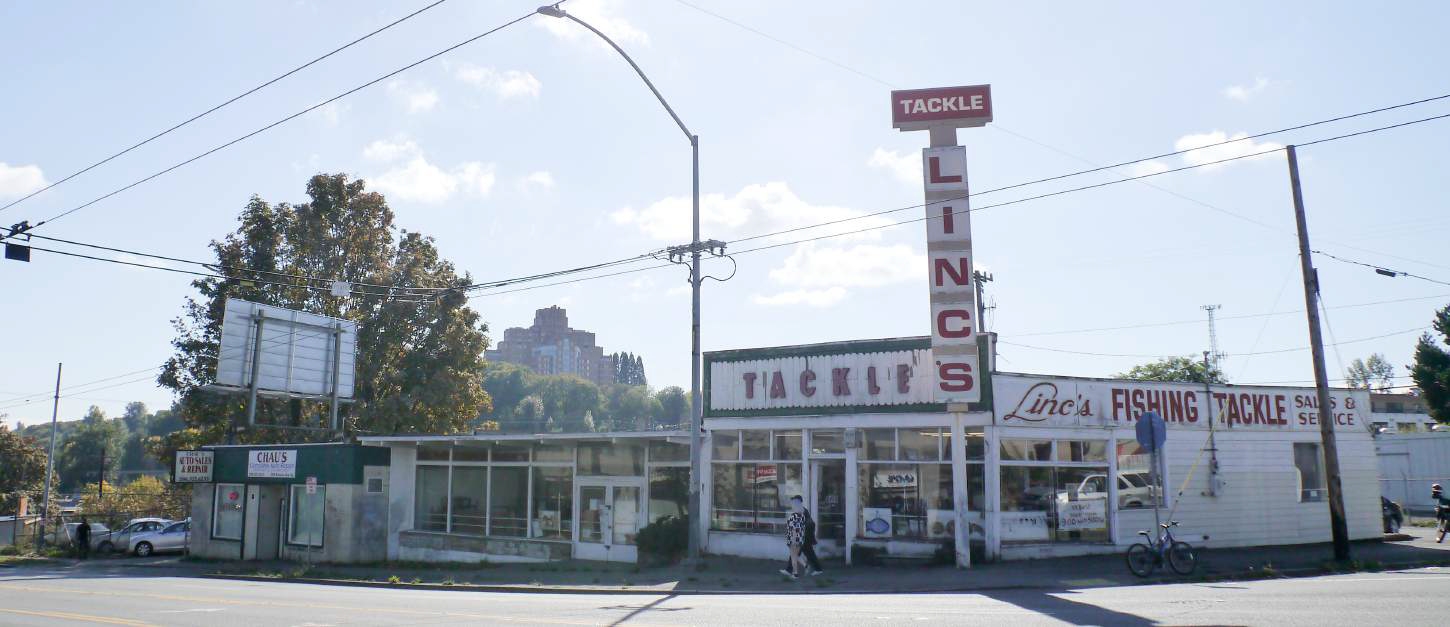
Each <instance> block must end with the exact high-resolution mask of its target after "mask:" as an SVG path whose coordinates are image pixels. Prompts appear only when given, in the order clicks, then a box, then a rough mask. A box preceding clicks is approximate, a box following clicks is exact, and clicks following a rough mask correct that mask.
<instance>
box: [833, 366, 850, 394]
mask: <svg viewBox="0 0 1450 627" xmlns="http://www.w3.org/2000/svg"><path fill="white" fill-rule="evenodd" d="M850 372H851V369H850V368H832V369H831V394H832V395H835V396H850V395H851V385H850V383H849V382H848V381H846V375H847V374H848V373H850Z"/></svg>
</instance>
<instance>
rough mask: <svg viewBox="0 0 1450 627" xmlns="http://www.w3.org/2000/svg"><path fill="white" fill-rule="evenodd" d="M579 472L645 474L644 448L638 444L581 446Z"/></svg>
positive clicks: (610, 474)
mask: <svg viewBox="0 0 1450 627" xmlns="http://www.w3.org/2000/svg"><path fill="white" fill-rule="evenodd" d="M579 474H581V475H601V476H611V477H639V476H643V475H644V448H643V447H641V446H639V445H637V444H583V445H580V446H579Z"/></svg>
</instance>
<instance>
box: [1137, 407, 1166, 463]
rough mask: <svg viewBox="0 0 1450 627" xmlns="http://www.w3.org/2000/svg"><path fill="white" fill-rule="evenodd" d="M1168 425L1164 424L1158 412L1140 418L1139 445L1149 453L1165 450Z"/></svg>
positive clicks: (1146, 413) (1145, 413)
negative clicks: (1164, 444) (1164, 443)
mask: <svg viewBox="0 0 1450 627" xmlns="http://www.w3.org/2000/svg"><path fill="white" fill-rule="evenodd" d="M1167 427H1168V425H1165V424H1163V417H1162V416H1159V415H1158V412H1154V411H1150V412H1144V413H1143V415H1141V416H1138V427H1137V433H1138V444H1141V445H1142V446H1143V448H1145V449H1147V450H1148V452H1149V453H1152V452H1154V451H1157V450H1158V449H1161V448H1163V442H1164V441H1165V440H1167V439H1168V429H1167Z"/></svg>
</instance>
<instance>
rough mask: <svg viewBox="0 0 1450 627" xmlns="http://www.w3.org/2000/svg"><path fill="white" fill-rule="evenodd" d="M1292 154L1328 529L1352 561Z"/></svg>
mask: <svg viewBox="0 0 1450 627" xmlns="http://www.w3.org/2000/svg"><path fill="white" fill-rule="evenodd" d="M1284 150H1285V151H1286V152H1288V153H1289V186H1290V187H1291V188H1292V189H1293V192H1294V222H1295V225H1296V226H1297V227H1298V230H1299V267H1300V270H1301V271H1302V273H1303V275H1304V311H1305V313H1307V314H1308V317H1309V348H1310V350H1311V352H1312V353H1313V355H1314V388H1315V390H1316V391H1317V392H1318V397H1319V439H1320V442H1321V443H1322V448H1323V449H1324V475H1325V479H1326V483H1327V484H1328V488H1329V529H1330V532H1331V533H1332V534H1333V536H1334V559H1335V560H1337V561H1340V562H1347V561H1349V526H1348V525H1347V524H1346V523H1345V517H1344V491H1343V489H1342V488H1341V486H1340V483H1339V447H1338V445H1336V444H1335V441H1334V409H1333V408H1332V407H1330V405H1329V374H1328V373H1327V372H1326V371H1325V369H1324V336H1323V334H1322V333H1321V332H1320V330H1319V272H1318V271H1317V270H1315V269H1314V261H1313V259H1312V258H1310V256H1309V227H1308V225H1307V224H1306V223H1305V219H1304V194H1303V193H1302V192H1301V191H1300V188H1299V158H1298V156H1296V155H1295V153H1294V147H1293V146H1287V147H1285V149H1284Z"/></svg>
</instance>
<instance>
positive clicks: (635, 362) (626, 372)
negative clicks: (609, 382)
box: [609, 353, 648, 385]
mask: <svg viewBox="0 0 1450 627" xmlns="http://www.w3.org/2000/svg"><path fill="white" fill-rule="evenodd" d="M609 361H610V363H611V364H613V366H614V382H615V383H618V384H621V385H648V380H647V379H646V378H645V376H644V358H643V357H640V356H639V355H635V354H632V353H614V354H612V355H610V356H609Z"/></svg>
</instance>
